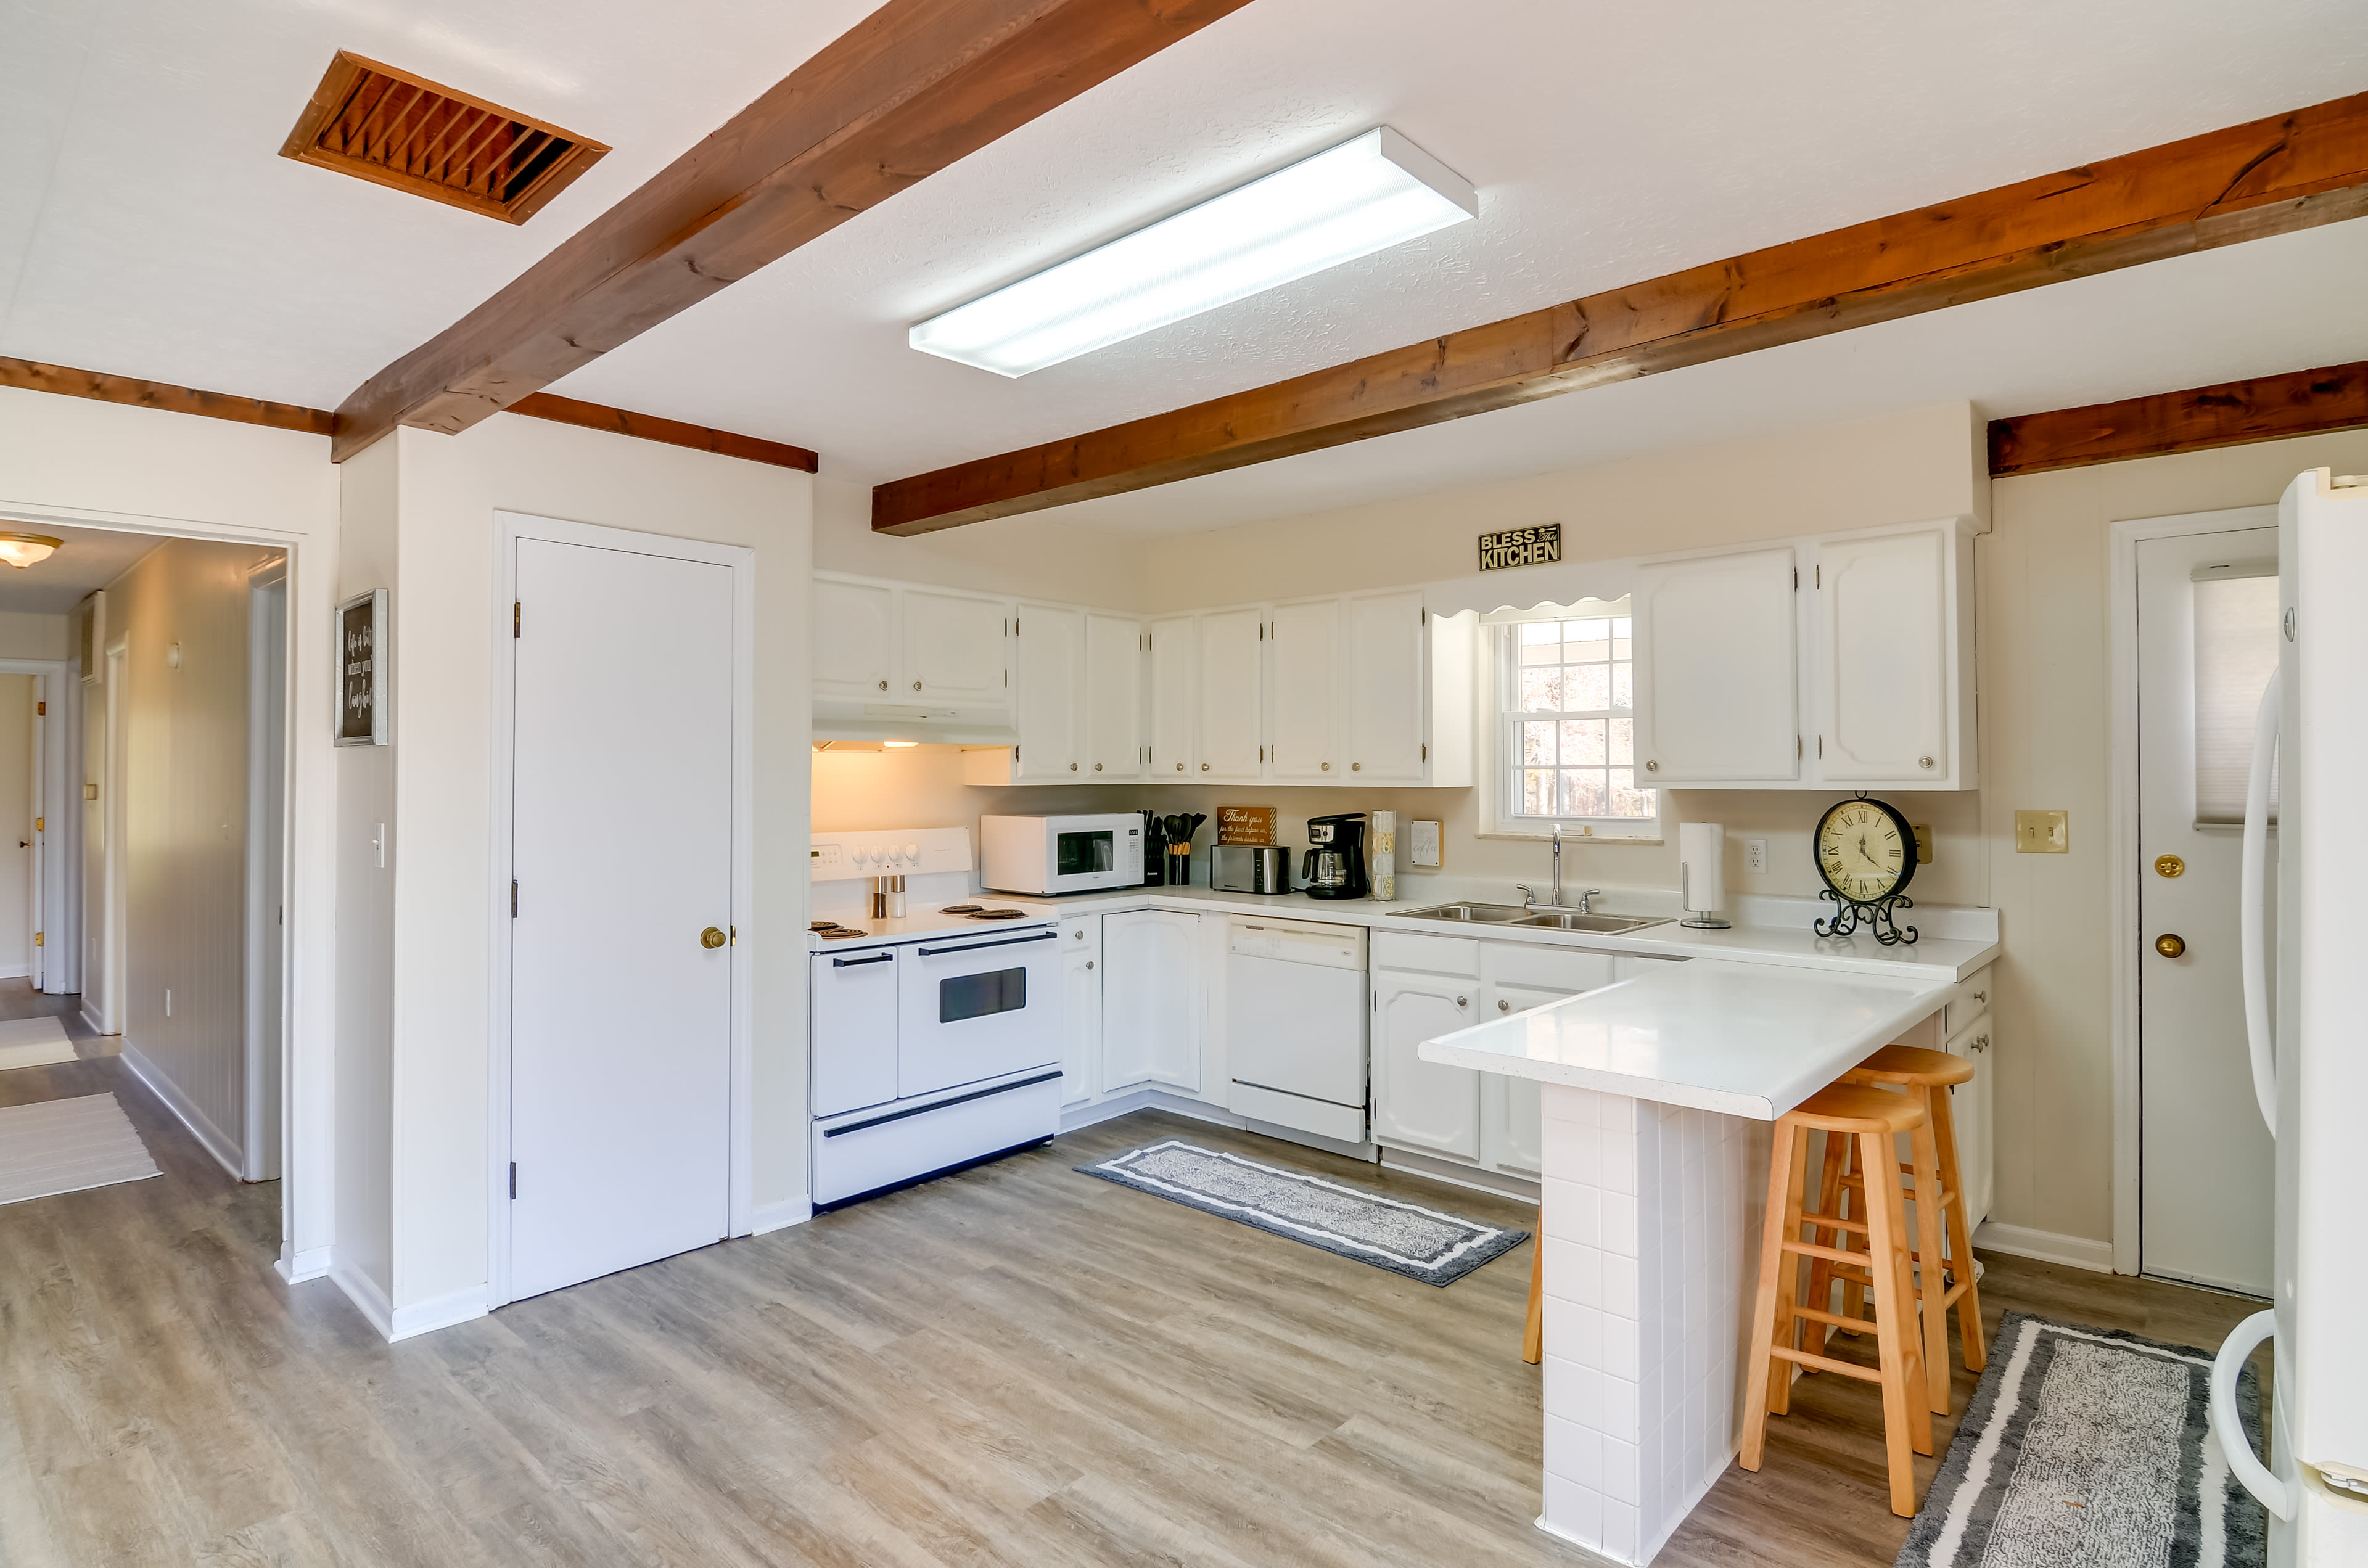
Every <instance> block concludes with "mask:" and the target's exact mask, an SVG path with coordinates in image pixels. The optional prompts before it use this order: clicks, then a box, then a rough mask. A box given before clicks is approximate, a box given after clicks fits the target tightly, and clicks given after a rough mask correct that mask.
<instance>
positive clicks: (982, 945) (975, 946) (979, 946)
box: [920, 931, 1061, 959]
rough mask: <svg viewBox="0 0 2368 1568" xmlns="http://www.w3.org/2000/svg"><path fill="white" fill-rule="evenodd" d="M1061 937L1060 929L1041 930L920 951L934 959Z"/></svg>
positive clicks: (1056, 939) (926, 956)
mask: <svg viewBox="0 0 2368 1568" xmlns="http://www.w3.org/2000/svg"><path fill="white" fill-rule="evenodd" d="M1060 939H1061V934H1060V933H1059V932H1058V931H1039V932H1037V933H1036V935H1034V936H1033V937H1005V938H1003V940H1001V941H1000V942H973V943H970V944H969V945H968V946H966V947H960V948H923V949H921V950H920V951H921V956H922V957H923V958H925V959H933V958H936V957H937V956H938V955H939V953H979V952H985V950H986V949H989V948H1016V947H1018V946H1019V944H1020V943H1022V942H1057V941H1059V940H1060Z"/></svg>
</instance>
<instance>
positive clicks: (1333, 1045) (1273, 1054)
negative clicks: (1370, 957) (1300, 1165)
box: [1225, 915, 1367, 1143]
mask: <svg viewBox="0 0 2368 1568" xmlns="http://www.w3.org/2000/svg"><path fill="white" fill-rule="evenodd" d="M1365 1035H1366V1030H1365V930H1364V927H1363V926H1329V925H1323V924H1319V923H1317V922H1315V921H1312V920H1277V919H1272V918H1269V917H1268V916H1265V915H1233V916H1231V917H1229V918H1228V919H1227V921H1226V923H1225V1040H1226V1052H1227V1055H1228V1057H1229V1058H1230V1060H1231V1062H1232V1065H1233V1074H1234V1082H1233V1088H1232V1093H1231V1094H1230V1095H1229V1096H1228V1097H1227V1100H1226V1103H1227V1105H1228V1106H1230V1107H1231V1108H1232V1109H1233V1110H1235V1112H1236V1113H1238V1114H1240V1115H1242V1116H1246V1117H1248V1118H1249V1119H1252V1120H1253V1121H1261V1122H1266V1123H1268V1124H1269V1125H1271V1126H1273V1127H1276V1128H1282V1129H1290V1130H1292V1131H1300V1132H1310V1133H1314V1134H1315V1135H1316V1136H1317V1137H1319V1138H1323V1139H1326V1140H1328V1141H1330V1142H1335V1143H1363V1142H1365V1141H1366V1139H1365V1100H1366V1094H1365V1085H1366V1083H1367V1066H1366V1055H1365Z"/></svg>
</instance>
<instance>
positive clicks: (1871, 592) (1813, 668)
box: [1635, 518, 1978, 790]
mask: <svg viewBox="0 0 2368 1568" xmlns="http://www.w3.org/2000/svg"><path fill="white" fill-rule="evenodd" d="M1971 528H1972V524H1971V521H1970V519H1955V518H1952V519H1948V520H1945V521H1941V522H1934V523H1920V524H1917V525H1914V526H1912V527H1907V528H1876V529H1866V530H1861V531H1859V532H1854V533H1849V534H1834V535H1828V536H1826V537H1824V538H1816V539H1801V540H1785V541H1782V542H1780V543H1776V544H1763V545H1756V546H1753V547H1751V548H1749V549H1745V550H1728V551H1702V552H1699V553H1696V554H1692V555H1687V556H1679V557H1674V558H1670V559H1667V560H1659V561H1646V562H1641V563H1640V564H1639V566H1638V568H1637V573H1636V597H1635V635H1636V756H1637V758H1638V762H1639V766H1640V768H1641V772H1640V774H1639V778H1638V782H1640V783H1646V784H1652V785H1656V786H1659V787H1664V788H1672V787H1673V788H1679V789H1683V788H1688V787H1702V788H1713V789H1763V790H1791V789H1803V788H1819V789H1841V790H1852V789H1863V790H1872V789H1879V788H1890V789H1898V788H1902V787H1906V788H1909V789H1918V790H1970V789H1973V788H1975V785H1976V784H1977V783H1978V779H1977V778H1976V777H1975V765H1974V757H1975V748H1974V632H1973V625H1974V619H1973V583H1974V555H1973V534H1972V531H1971Z"/></svg>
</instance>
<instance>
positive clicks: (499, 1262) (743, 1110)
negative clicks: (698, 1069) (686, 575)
mask: <svg viewBox="0 0 2368 1568" xmlns="http://www.w3.org/2000/svg"><path fill="white" fill-rule="evenodd" d="M494 525H495V526H494V551H495V565H494V581H495V583H497V584H498V585H500V591H499V592H498V593H497V594H496V595H495V602H494V616H493V621H494V624H493V626H492V628H491V631H492V633H493V638H494V693H493V711H494V731H493V736H492V740H493V744H492V746H491V748H490V749H491V751H492V778H491V787H492V790H493V796H492V801H493V811H492V813H491V815H492V820H493V853H492V855H491V856H490V857H488V863H487V866H486V873H487V881H486V920H487V926H486V946H487V949H488V950H489V951H490V952H491V953H492V955H493V961H492V963H491V964H490V965H489V966H488V969H489V975H488V982H489V983H488V984H487V985H486V987H485V989H486V1004H487V1006H488V1009H489V1012H488V1014H487V1018H486V1039H487V1041H488V1044H489V1047H490V1049H488V1050H487V1051H486V1052H485V1055H486V1082H485V1150H486V1160H485V1206H486V1212H485V1241H486V1257H485V1278H486V1282H487V1283H486V1291H485V1304H486V1305H487V1306H489V1307H498V1306H501V1305H504V1304H505V1303H507V1302H508V1301H513V1300H515V1299H516V1298H514V1297H513V1296H512V1295H511V1294H510V1199H509V1165H510V985H511V967H510V966H511V951H510V929H509V923H510V874H511V862H512V854H513V846H512V836H511V816H510V812H511V801H510V778H511V771H512V757H511V750H512V746H513V744H514V740H515V737H516V734H517V730H518V715H517V712H516V710H515V707H514V704H515V702H516V699H517V692H518V642H517V639H516V638H515V637H514V636H513V635H512V634H511V626H512V623H511V618H510V617H509V616H508V615H505V614H503V613H502V610H503V609H504V608H506V607H505V606H503V604H502V602H501V601H502V600H504V599H507V600H509V601H511V602H512V603H513V604H515V603H516V602H517V599H518V550H517V545H518V540H522V539H538V540H551V541H552V542H553V543H558V544H576V545H585V546H588V547H590V548H592V549H596V550H626V551H637V552H639V553H642V554H645V555H663V556H667V557H670V558H672V559H675V560H678V561H700V562H708V563H710V564H712V565H717V566H722V567H723V568H725V569H726V570H728V571H729V572H730V573H731V574H732V926H733V929H734V932H735V933H736V932H737V931H738V929H739V927H741V926H747V927H748V928H749V929H750V930H751V931H752V932H753V931H754V930H755V929H756V915H755V912H756V902H755V884H756V869H757V865H756V835H755V818H756V812H755V801H756V766H755V763H756V733H757V704H756V676H757V635H756V619H757V552H756V551H754V550H752V549H750V548H749V547H747V546H746V545H737V544H713V543H710V542H708V541H706V540H695V539H684V538H678V537H677V536H675V535H672V534H655V533H643V532H638V531H636V530H633V529H631V528H608V527H604V526H602V525H599V524H595V523H577V522H569V521H566V520H564V519H563V518H559V517H534V516H531V515H529V514H527V513H523V512H500V511H497V512H495V514H494ZM650 657H652V658H653V659H663V658H664V657H665V651H664V650H663V649H655V648H654V649H652V650H650ZM755 971H756V966H755V965H754V964H751V963H749V962H748V961H747V960H746V956H745V955H744V954H743V953H742V952H741V950H740V949H739V948H738V945H737V943H736V941H735V943H734V948H733V949H732V1040H731V1048H732V1067H731V1085H732V1087H731V1093H732V1107H731V1114H730V1126H731V1134H730V1137H731V1150H730V1157H729V1169H730V1171H731V1183H732V1191H731V1226H732V1234H734V1235H735V1236H745V1235H747V1234H750V1233H751V1231H752V1228H753V1224H752V1221H753V1215H752V1209H753V1198H752V1195H753V1192H754V1189H755V1141H754V1131H753V1125H754V1124H753V1119H752V1107H753V1105H754V1097H753V1086H754V1083H755V1075H756V1072H755V1063H756V1037H755V1032H754V1029H753V1027H752V1020H753V1010H754V1006H755V998H756V989H755Z"/></svg>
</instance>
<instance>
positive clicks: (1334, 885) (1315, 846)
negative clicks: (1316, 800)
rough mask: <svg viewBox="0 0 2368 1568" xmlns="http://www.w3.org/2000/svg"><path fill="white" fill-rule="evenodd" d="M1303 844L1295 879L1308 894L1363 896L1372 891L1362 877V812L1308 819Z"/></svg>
mask: <svg viewBox="0 0 2368 1568" xmlns="http://www.w3.org/2000/svg"><path fill="white" fill-rule="evenodd" d="M1307 844H1308V849H1307V858H1306V859H1305V861H1304V862H1303V863H1302V865H1301V868H1300V875H1299V880H1300V881H1302V882H1303V883H1304V884H1305V888H1304V891H1305V892H1306V894H1307V896H1308V897H1310V898H1363V897H1366V896H1367V895H1368V894H1370V893H1371V892H1372V884H1371V883H1370V882H1369V881H1367V880H1366V876H1365V813H1364V812H1341V813H1339V814H1338V815H1336V816H1328V817H1311V818H1309V819H1308V823H1307Z"/></svg>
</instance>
